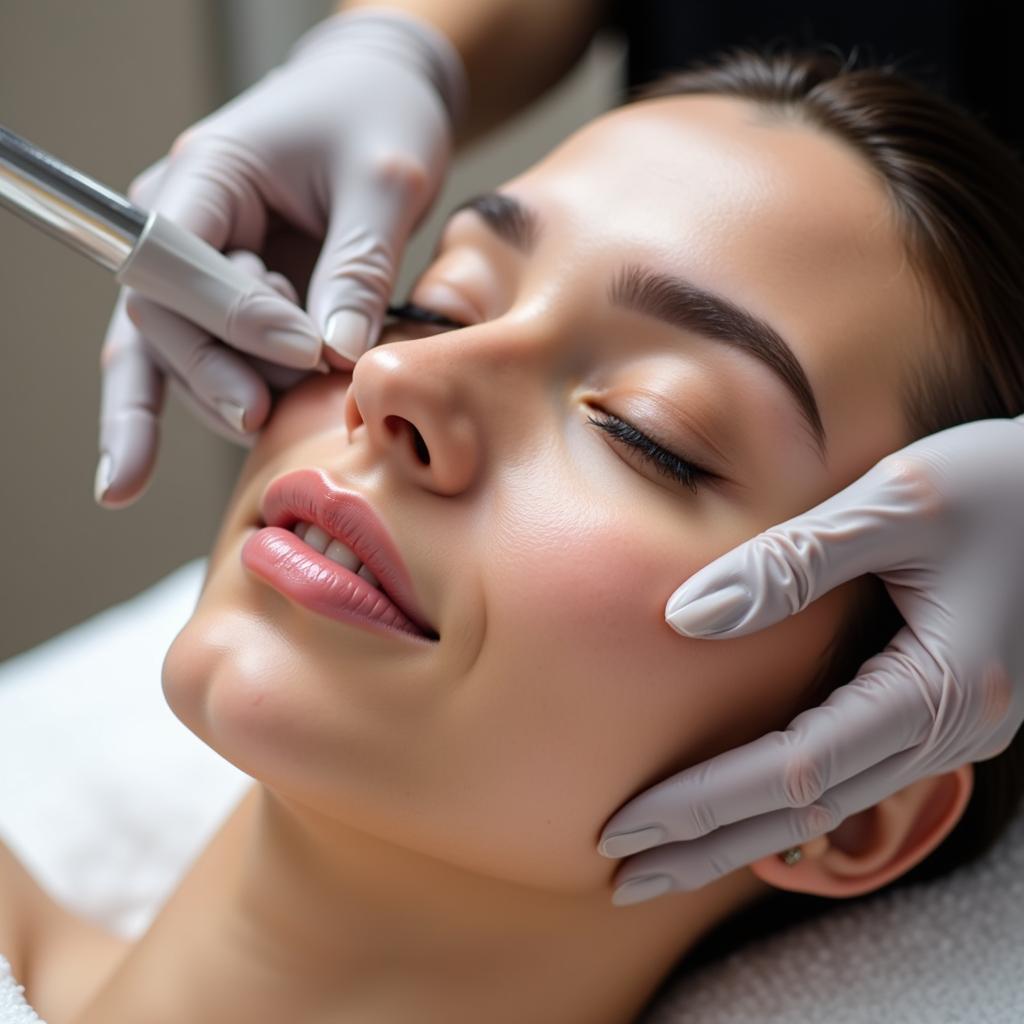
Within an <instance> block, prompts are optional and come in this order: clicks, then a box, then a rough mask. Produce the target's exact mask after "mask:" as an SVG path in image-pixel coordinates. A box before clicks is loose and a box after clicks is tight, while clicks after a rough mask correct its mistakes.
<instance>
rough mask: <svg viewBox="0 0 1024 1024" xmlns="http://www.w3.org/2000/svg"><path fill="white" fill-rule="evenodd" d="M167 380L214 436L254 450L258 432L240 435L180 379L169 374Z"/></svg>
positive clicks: (181, 399) (189, 409)
mask: <svg viewBox="0 0 1024 1024" xmlns="http://www.w3.org/2000/svg"><path fill="white" fill-rule="evenodd" d="M167 380H168V381H169V382H170V383H171V385H172V386H173V392H174V396H175V398H177V399H178V400H179V401H180V402H181V403H182V405H184V406H185V408H186V409H188V411H189V412H190V413H191V414H192V415H193V416H194V417H195V418H196V419H197V420H198V421H199V422H200V423H202V424H203V425H204V426H205V427H207V428H208V429H209V430H211V431H212V432H213V433H214V434H217V435H218V436H219V437H222V438H224V440H225V441H230V442H231V443H232V444H236V445H238V446H239V447H241V448H252V446H253V445H254V444H255V443H256V442H257V441H258V440H259V436H260V435H259V431H258V430H254V431H250V432H247V433H239V432H238V431H237V430H235V428H234V427H232V426H230V424H228V423H226V422H225V421H224V420H223V419H222V418H221V416H220V414H219V413H217V412H216V411H214V410H212V409H209V408H208V407H207V406H205V405H203V403H202V402H201V401H200V400H199V399H198V398H196V396H195V393H194V392H193V391H192V390H191V389H190V388H189V387H188V385H187V384H186V383H185V382H184V381H183V380H182V379H181V378H180V377H176V376H175V375H174V374H173V373H171V372H168V374H167Z"/></svg>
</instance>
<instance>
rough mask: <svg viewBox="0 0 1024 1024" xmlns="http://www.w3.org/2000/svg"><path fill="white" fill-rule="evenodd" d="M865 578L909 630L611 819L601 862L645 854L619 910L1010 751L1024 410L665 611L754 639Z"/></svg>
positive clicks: (872, 484) (800, 523)
mask: <svg viewBox="0 0 1024 1024" xmlns="http://www.w3.org/2000/svg"><path fill="white" fill-rule="evenodd" d="M866 573H873V574H875V575H877V576H879V577H880V578H881V579H882V580H883V581H884V583H885V585H886V588H887V589H888V591H889V593H890V595H891V596H892V599H893V601H894V602H895V604H896V606H897V608H898V609H899V611H900V613H901V614H902V616H903V618H904V620H905V622H906V625H905V627H904V628H902V629H901V630H900V631H899V632H898V633H897V635H896V636H895V637H894V638H893V640H892V642H891V643H890V644H889V646H888V647H887V648H886V649H885V650H884V651H883V652H882V653H881V654H879V655H877V656H875V657H873V658H871V659H870V660H868V661H867V662H865V663H864V665H863V666H861V669H860V671H859V673H858V675H857V677H856V678H855V679H854V680H852V681H851V682H849V683H847V684H846V685H844V686H841V687H839V688H838V689H837V690H835V691H834V692H833V693H832V694H831V696H830V697H829V698H828V700H826V701H825V703H824V704H822V706H821V707H818V708H812V709H810V710H809V711H805V712H803V713H802V714H800V715H798V716H797V717H796V718H795V719H793V721H792V722H791V723H790V725H789V727H788V728H787V729H786V730H784V731H781V732H774V733H770V734H768V735H767V736H764V737H762V738H761V739H759V740H755V741H754V742H752V743H748V744H746V745H745V746H742V747H738V748H737V749H735V750H731V751H728V752H726V753H724V754H721V755H719V756H718V757H714V758H712V759H710V760H708V761H705V762H704V763H702V764H698V765H696V766H694V767H692V768H688V769H686V770H685V771H683V772H680V773H679V774H678V775H675V776H673V777H672V778H669V779H667V780H665V781H663V782H661V783H659V784H658V785H656V786H654V787H652V788H651V789H649V790H647V791H646V792H644V793H642V794H641V795H640V796H638V797H636V798H634V799H633V800H632V801H630V803H628V804H626V805H625V806H624V807H623V808H621V809H620V810H619V811H618V812H616V814H615V815H613V816H612V818H611V819H610V820H609V821H608V822H607V824H606V825H605V828H604V832H603V834H602V840H601V844H600V847H599V849H600V852H601V853H603V854H604V855H605V856H608V857H628V856H630V855H632V854H637V853H638V851H641V850H646V851H647V852H645V853H641V854H640V855H639V856H633V857H632V858H631V859H630V860H629V861H627V862H626V863H625V864H623V865H622V867H621V868H620V869H619V872H618V874H617V876H616V885H617V888H616V893H615V896H614V897H613V899H614V901H615V902H616V903H632V902H639V901H640V900H643V899H649V898H652V897H654V896H657V895H661V894H662V893H663V892H668V891H671V890H673V889H695V888H699V887H700V886H702V885H704V884H706V883H707V882H710V881H712V880H713V879H715V878H717V877H718V876H720V875H723V874H725V873H726V872H729V871H732V870H733V869H734V868H738V867H741V866H743V865H746V864H749V863H751V862H753V861H755V860H757V859H759V858H761V857H764V856H768V855H769V854H772V853H778V852H780V851H782V850H785V849H787V848H789V847H793V846H798V845H799V844H801V843H803V842H806V841H807V840H809V839H811V838H813V837H815V836H818V835H823V834H824V833H826V832H829V831H831V830H832V829H833V828H835V827H836V826H837V825H838V824H839V823H840V822H841V821H843V819H845V818H847V817H849V816H850V815H851V814H854V813H856V812H858V811H861V810H864V809H865V808H868V807H870V806H872V805H873V804H875V803H877V802H878V801H879V800H881V799H883V798H884V797H887V796H889V795H891V794H892V793H894V792H896V791H897V790H898V789H900V788H902V787H903V786H906V785H908V784H909V783H911V782H914V781H915V780H917V779H921V778H924V777H926V776H929V775H933V774H936V773H941V772H943V771H946V770H949V769H953V768H956V767H959V766H960V765H962V764H965V763H966V762H969V761H983V760H985V759H986V758H990V757H994V756H995V755H996V754H998V753H1000V752H1001V751H1003V750H1004V749H1005V748H1006V747H1007V745H1008V744H1009V743H1010V740H1011V739H1012V738H1013V736H1014V734H1015V733H1016V732H1017V730H1018V728H1019V727H1020V725H1021V722H1022V721H1024V629H1022V625H1024V418H1021V419H1017V420H1009V419H1007V420H983V421H979V422H975V423H967V424H963V425H961V426H957V427H953V428H952V429H950V430H945V431H942V432H941V433H938V434H935V435H933V436H931V437H927V438H924V439H922V440H920V441H917V442H915V443H914V444H911V445H909V446H908V447H906V448H904V449H903V450H901V451H899V452H896V453H894V454H893V455H889V456H887V457H886V458H885V459H883V460H882V461H881V462H879V463H878V464H877V465H876V466H874V468H872V469H871V470H869V471H868V472H867V473H866V474H865V475H864V476H863V477H861V478H860V479H859V480H857V481H856V482H855V483H853V484H851V485H850V486H849V487H847V488H846V489H845V490H843V491H841V492H840V493H839V494H837V495H834V496H833V497H831V498H829V499H828V500H827V501H825V502H823V503H822V504H820V505H818V506H817V507H816V508H813V509H811V510H810V511H809V512H807V513H805V514H804V515H801V516H797V517H796V518H794V519H790V520H789V521H787V522H785V523H782V524H781V525H779V526H775V527H772V528H771V529H769V530H766V531H765V532H764V533H761V534H759V535H758V536H757V537H755V538H753V539H752V540H750V541H748V542H746V543H745V544H742V545H740V546H739V547H737V548H734V549H733V550H732V551H730V552H728V553H727V554H725V555H723V556H722V557H721V558H719V559H717V560H716V561H714V562H712V563H711V564H710V565H708V566H706V567H705V568H704V569H702V570H701V571H700V572H698V573H696V574H694V575H693V576H692V577H691V578H690V579H689V580H687V581H686V583H684V584H683V585H682V586H681V587H680V588H679V589H678V590H676V591H675V593H674V594H673V595H672V596H671V598H669V601H668V603H667V605H666V609H665V615H666V619H667V621H668V622H669V624H670V625H671V626H673V628H675V629H676V630H677V631H678V632H679V633H682V634H683V635H684V636H691V637H716V638H718V637H737V636H745V635H746V634H748V633H753V632H755V631H757V630H759V629H763V628H764V627H766V626H769V625H772V624H773V623H776V622H779V621H780V620H782V619H784V618H786V616H788V615H792V614H794V613H795V612H798V611H801V610H802V609H803V608H805V607H806V606H807V605H808V604H810V603H811V602H812V601H814V600H815V599H816V598H818V597H820V596H821V595H823V594H825V593H827V592H828V591H829V590H831V589H832V588H833V587H836V586H838V585H839V584H841V583H844V582H846V581H847V580H851V579H854V578H856V577H858V576H861V575H864V574H866ZM663 844H668V845H663ZM651 847H656V849H650V848H651ZM627 882H630V883H632V884H631V885H629V886H627V887H625V888H623V886H624V883H627Z"/></svg>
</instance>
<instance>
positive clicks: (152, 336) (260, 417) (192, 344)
mask: <svg viewBox="0 0 1024 1024" xmlns="http://www.w3.org/2000/svg"><path fill="white" fill-rule="evenodd" d="M127 309H128V314H129V316H130V317H131V319H132V322H133V323H134V324H135V326H136V327H137V328H138V329H139V331H141V332H142V334H143V335H144V336H145V337H146V339H147V342H148V345H149V346H150V348H151V349H153V350H154V351H159V353H160V361H161V363H162V364H163V365H165V366H166V367H167V368H168V369H169V370H170V371H171V372H173V374H174V376H175V377H176V378H177V379H178V380H179V381H180V382H181V386H182V387H183V388H184V389H186V390H189V391H192V392H193V393H194V394H195V395H196V398H197V399H198V400H199V402H200V403H201V404H202V405H203V406H205V407H206V408H207V409H209V410H211V411H213V412H214V413H215V414H219V415H220V417H221V418H222V419H223V420H224V421H225V422H227V423H228V424H229V425H230V426H231V427H232V428H233V433H235V434H237V435H244V434H246V433H248V432H251V431H254V430H256V429H258V428H259V427H260V426H261V425H262V424H263V422H264V421H265V420H266V418H267V414H268V413H269V412H270V392H269V391H268V389H267V385H266V383H265V382H264V380H263V379H262V378H261V377H260V375H259V374H258V373H257V372H256V370H254V369H253V368H252V367H251V366H250V365H249V364H248V363H247V362H246V361H245V360H244V359H243V358H242V357H241V356H240V355H239V354H238V353H236V352H233V351H232V350H231V349H229V348H227V347H226V346H225V345H222V344H221V343H220V342H218V341H215V340H213V339H212V338H211V337H210V336H209V335H208V334H207V333H206V332H205V331H203V330H202V329H201V328H199V327H197V326H196V325H195V324H193V323H192V322H191V321H189V320H186V319H184V318H183V317H180V316H178V315H177V314H176V313H172V312H171V311H170V310H168V309H165V308H164V307H163V306H158V305H157V304H156V303H154V302H150V301H149V300H148V299H145V298H143V297H142V296H141V295H139V293H138V292H131V293H130V294H129V296H128V299H127Z"/></svg>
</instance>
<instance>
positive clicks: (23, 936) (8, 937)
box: [0, 842, 42, 985]
mask: <svg viewBox="0 0 1024 1024" xmlns="http://www.w3.org/2000/svg"><path fill="white" fill-rule="evenodd" d="M41 892H42V890H40V888H39V886H38V885H37V884H36V881H35V879H34V878H32V876H31V875H30V874H29V873H28V872H27V871H26V870H25V869H24V867H22V864H21V861H19V860H18V858H17V857H15V856H14V854H13V853H11V851H10V850H9V849H8V847H7V846H6V844H4V843H3V842H0V953H2V954H3V955H4V956H5V957H6V958H7V959H8V961H10V964H11V970H12V971H13V972H14V976H15V978H17V979H18V981H19V982H20V983H21V984H23V985H24V984H25V977H26V975H27V974H28V961H29V953H30V948H31V945H32V939H33V931H34V927H35V925H36V923H37V921H36V918H35V914H34V911H33V908H34V906H35V904H36V899H37V897H36V894H37V893H41Z"/></svg>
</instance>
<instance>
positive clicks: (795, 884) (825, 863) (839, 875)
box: [750, 764, 974, 898]
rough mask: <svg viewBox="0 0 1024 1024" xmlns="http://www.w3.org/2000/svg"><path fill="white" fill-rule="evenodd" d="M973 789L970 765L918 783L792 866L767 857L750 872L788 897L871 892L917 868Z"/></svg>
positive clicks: (854, 819)
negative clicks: (784, 891) (785, 892)
mask: <svg viewBox="0 0 1024 1024" xmlns="http://www.w3.org/2000/svg"><path fill="white" fill-rule="evenodd" d="M973 788H974V766H973V765H970V764H965V765H963V766H962V767H960V768H957V769H956V771H952V772H946V773H945V774H943V775H932V776H930V777H929V778H926V779H920V780H919V781H918V782H914V783H912V784H911V785H909V786H906V787H904V788H903V789H901V790H899V792H897V793H894V794H893V795H892V796H890V797H887V798H886V799H885V800H882V801H881V802H879V803H877V804H875V806H874V807H869V808H868V809H867V810H865V811H861V812H860V813H858V814H854V815H851V816H850V817H849V818H847V819H846V820H845V821H844V822H842V823H841V824H840V825H839V827H838V828H836V829H834V830H833V831H831V832H829V833H828V835H825V836H819V837H818V838H816V839H812V840H810V841H809V842H806V843H804V844H802V845H801V846H800V848H799V849H800V853H801V857H800V859H799V860H798V861H797V862H796V863H794V864H792V865H787V864H786V863H785V862H784V861H783V860H782V857H781V856H780V855H779V854H772V856H770V857H763V858H762V859H761V860H758V861H755V862H754V863H753V864H751V865H750V870H751V871H752V872H753V873H754V874H755V875H756V876H757V877H758V878H760V879H761V881H763V882H767V883H768V885H771V886H774V887H775V888H776V889H788V890H789V891H791V892H807V893H812V894H814V895H816V896H831V897H835V898H843V897H847V896H861V895H863V894H864V893H867V892H873V891H874V890H875V889H881V888H882V886H884V885H887V884H888V883H889V882H891V881H892V880H893V879H894V878H899V876H900V875H902V874H905V873H906V872H907V871H909V870H910V869H911V868H912V867H914V865H915V864H918V863H920V862H921V861H922V860H924V858H925V857H927V856H928V854H929V853H931V852H932V850H934V849H935V847H937V846H938V845H939V843H941V842H942V840H943V839H945V838H946V836H947V835H949V833H950V832H951V831H952V830H953V827H954V826H955V825H956V823H957V822H958V821H959V820H960V816H961V815H962V814H963V812H964V808H965V807H966V806H967V802H968V800H970V798H971V792H972V790H973Z"/></svg>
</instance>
